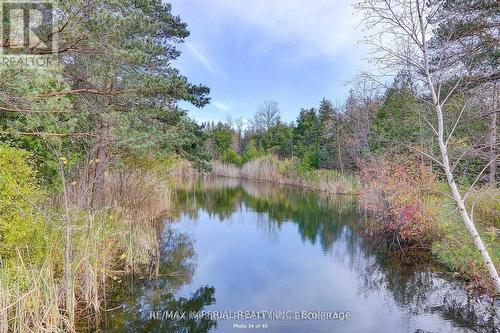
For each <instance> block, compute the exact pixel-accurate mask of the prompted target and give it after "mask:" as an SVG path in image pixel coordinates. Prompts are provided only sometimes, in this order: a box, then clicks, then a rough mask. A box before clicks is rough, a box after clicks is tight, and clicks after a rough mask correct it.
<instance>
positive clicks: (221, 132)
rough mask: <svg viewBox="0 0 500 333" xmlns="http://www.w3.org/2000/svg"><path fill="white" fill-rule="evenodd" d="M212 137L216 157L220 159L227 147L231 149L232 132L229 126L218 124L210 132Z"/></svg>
mask: <svg viewBox="0 0 500 333" xmlns="http://www.w3.org/2000/svg"><path fill="white" fill-rule="evenodd" d="M212 136H213V140H214V149H215V152H216V157H222V156H223V155H224V153H225V152H226V151H227V150H228V149H229V147H231V142H232V140H233V131H232V129H231V128H230V127H229V126H227V125H224V124H222V123H218V124H217V126H216V128H215V129H214V130H213V131H212Z"/></svg>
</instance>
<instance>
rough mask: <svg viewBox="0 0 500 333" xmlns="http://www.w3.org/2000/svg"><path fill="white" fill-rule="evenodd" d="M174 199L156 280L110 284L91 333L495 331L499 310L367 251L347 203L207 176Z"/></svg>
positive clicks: (449, 282)
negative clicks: (97, 327) (97, 328)
mask: <svg viewBox="0 0 500 333" xmlns="http://www.w3.org/2000/svg"><path fill="white" fill-rule="evenodd" d="M175 201H176V207H177V211H178V215H179V218H178V219H175V221H174V222H171V221H165V223H164V224H163V225H162V227H161V230H160V231H159V232H160V235H161V237H159V239H160V249H161V257H160V260H159V263H158V270H157V276H158V278H138V277H130V278H129V279H128V280H127V281H123V282H121V283H120V284H116V283H115V285H114V286H113V292H112V294H111V295H110V297H109V300H108V303H107V305H106V306H107V311H106V312H105V316H104V318H103V324H102V327H101V329H102V331H104V332H286V333H290V332H292V333H293V332H374V333H375V332H377V333H378V332H384V333H386V332H412V333H413V332H419V333H423V332H500V328H499V320H500V318H499V314H498V313H499V312H500V311H499V306H498V303H497V304H496V305H495V306H492V304H491V301H488V298H487V297H484V296H483V297H480V296H474V295H473V294H471V293H468V292H466V290H465V288H464V285H463V284H462V283H460V282H458V281H455V280H453V279H452V278H451V277H450V275H449V274H447V273H445V272H444V271H443V269H442V268H440V267H439V266H437V265H436V264H433V263H432V262H431V261H423V262H419V263H418V264H417V263H412V262H408V260H404V259H402V258H400V257H399V256H394V255H392V256H391V255H387V254H385V253H384V251H379V250H377V248H376V247H374V246H373V242H372V241H370V235H369V232H368V231H366V229H365V228H363V219H362V217H360V214H359V213H358V209H357V205H356V200H355V198H350V197H337V198H335V197H327V196H322V195H320V194H318V193H314V192H310V191H304V190H299V189H295V188H286V187H280V186H277V185H272V184H267V183H260V182H251V181H244V180H238V179H231V178H217V179H204V180H198V181H185V182H183V186H180V187H179V188H178V189H176V194H175ZM495 308H496V311H497V312H496V313H495V311H494V309H495Z"/></svg>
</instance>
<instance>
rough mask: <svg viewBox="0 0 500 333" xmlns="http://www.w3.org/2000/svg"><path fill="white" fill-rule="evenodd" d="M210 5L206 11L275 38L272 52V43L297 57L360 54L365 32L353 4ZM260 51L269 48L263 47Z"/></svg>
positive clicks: (287, 0) (293, 0)
mask: <svg viewBox="0 0 500 333" xmlns="http://www.w3.org/2000/svg"><path fill="white" fill-rule="evenodd" d="M196 3H197V4H198V5H201V4H202V3H203V2H199V1H196ZM206 3H209V6H210V7H207V8H206V10H213V11H217V12H218V13H220V15H223V16H224V17H233V18H235V19H236V20H237V21H239V22H241V24H248V25H251V26H254V27H255V28H257V29H258V30H260V31H261V32H262V33H263V34H264V35H265V36H269V37H271V38H270V39H271V40H270V41H269V45H268V47H269V48H272V47H273V46H276V44H274V43H273V42H272V41H274V42H280V43H285V44H290V45H293V46H294V47H293V49H294V52H293V53H292V56H295V57H305V58H310V57H331V58H333V57H335V56H338V55H339V54H342V53H351V51H352V50H354V49H358V50H359V47H357V45H356V41H357V40H359V39H360V38H361V36H362V32H361V29H358V26H359V23H360V18H359V14H358V15H356V13H355V12H354V9H353V7H352V3H353V1H352V0H315V1H304V0H273V1H269V0H252V1H251V2H250V1H234V0H212V1H209V2H206ZM207 5H208V4H207ZM221 19H223V18H221ZM257 47H259V48H262V47H264V48H265V47H266V46H265V43H263V44H261V45H258V46H257Z"/></svg>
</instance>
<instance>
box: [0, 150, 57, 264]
mask: <svg viewBox="0 0 500 333" xmlns="http://www.w3.org/2000/svg"><path fill="white" fill-rule="evenodd" d="M29 156H30V155H29V153H28V152H26V151H24V150H21V149H17V148H11V147H8V146H5V145H2V144H0V256H1V257H2V258H8V257H11V256H14V255H15V254H16V250H17V251H19V252H20V253H22V254H24V255H25V260H26V259H29V260H35V261H40V260H42V259H43V255H44V254H45V252H44V250H45V249H46V245H47V244H46V241H47V239H46V238H47V237H48V236H49V233H48V229H47V221H46V220H45V217H44V216H43V215H42V213H41V208H40V204H41V200H42V199H43V197H44V193H43V191H42V190H41V189H40V187H39V186H38V184H37V181H36V173H35V171H34V169H33V167H32V166H31V165H30V164H29Z"/></svg>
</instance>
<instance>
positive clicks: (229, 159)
mask: <svg viewBox="0 0 500 333" xmlns="http://www.w3.org/2000/svg"><path fill="white" fill-rule="evenodd" d="M222 161H223V162H225V163H228V164H234V165H237V166H240V165H241V164H242V161H243V159H242V157H241V156H240V155H238V153H237V152H236V151H234V149H231V148H230V149H228V150H226V151H225V152H224V155H223V156H222Z"/></svg>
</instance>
